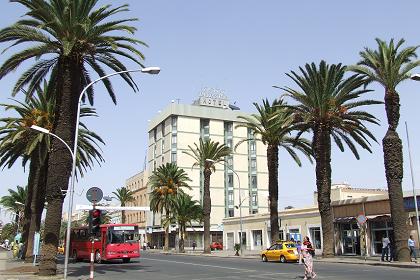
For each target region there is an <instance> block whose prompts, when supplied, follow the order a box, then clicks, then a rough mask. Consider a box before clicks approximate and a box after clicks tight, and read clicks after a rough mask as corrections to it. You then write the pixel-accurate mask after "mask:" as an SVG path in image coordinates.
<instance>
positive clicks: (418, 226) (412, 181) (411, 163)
mask: <svg viewBox="0 0 420 280" xmlns="http://www.w3.org/2000/svg"><path fill="white" fill-rule="evenodd" d="M405 132H406V133H407V146H408V157H409V159H410V173H411V185H412V186H413V199H414V207H415V208H416V224H417V236H418V238H419V242H420V222H419V208H418V205H417V195H416V186H415V184H414V175H413V162H412V160H411V148H410V138H409V137H408V125H407V122H405Z"/></svg>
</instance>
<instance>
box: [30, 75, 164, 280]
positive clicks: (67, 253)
mask: <svg viewBox="0 0 420 280" xmlns="http://www.w3.org/2000/svg"><path fill="white" fill-rule="evenodd" d="M132 72H142V73H147V74H152V75H156V74H159V72H160V68H159V67H145V68H140V69H132V70H125V71H119V72H114V73H111V74H108V75H105V76H102V77H99V78H98V79H96V80H94V81H92V82H91V83H89V84H88V85H86V86H85V87H84V89H83V90H82V92H81V93H80V95H79V101H78V106H77V115H76V116H77V118H76V131H75V133H74V146H73V151H72V150H71V148H70V147H69V145H68V144H67V143H65V142H64V141H63V140H62V139H61V138H60V137H58V136H57V135H55V134H53V133H51V132H50V131H49V130H47V129H45V128H42V127H39V126H32V127H31V128H33V129H35V130H37V131H39V132H42V133H46V134H49V135H51V136H54V137H56V138H57V139H58V140H60V141H61V142H62V143H63V144H64V145H65V146H66V147H67V149H69V151H70V153H71V156H72V161H73V163H72V169H71V180H70V182H71V185H70V188H69V189H68V193H69V195H70V197H69V206H68V213H67V231H66V249H65V258H64V279H66V278H67V273H68V263H69V250H70V230H71V218H72V217H71V215H72V212H73V197H74V183H75V180H76V176H75V175H76V155H77V154H76V153H77V145H78V138H79V119H80V107H81V103H82V98H83V96H85V94H86V91H87V90H88V88H90V87H91V86H93V85H94V84H96V83H97V82H99V81H101V80H103V79H106V78H109V77H112V76H115V75H121V74H124V73H132Z"/></svg>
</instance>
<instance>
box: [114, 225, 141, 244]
mask: <svg viewBox="0 0 420 280" xmlns="http://www.w3.org/2000/svg"><path fill="white" fill-rule="evenodd" d="M138 240H139V234H138V230H137V227H135V226H114V227H112V228H110V229H109V239H108V243H110V244H118V243H131V242H138Z"/></svg>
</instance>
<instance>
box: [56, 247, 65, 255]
mask: <svg viewBox="0 0 420 280" xmlns="http://www.w3.org/2000/svg"><path fill="white" fill-rule="evenodd" d="M57 252H58V253H59V254H60V255H64V245H61V246H58V248H57Z"/></svg>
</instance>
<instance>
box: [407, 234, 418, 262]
mask: <svg viewBox="0 0 420 280" xmlns="http://www.w3.org/2000/svg"><path fill="white" fill-rule="evenodd" d="M408 248H410V257H414V259H415V260H416V261H417V253H416V241H414V238H413V236H412V235H410V238H409V239H408Z"/></svg>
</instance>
